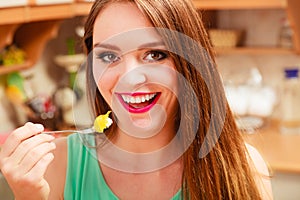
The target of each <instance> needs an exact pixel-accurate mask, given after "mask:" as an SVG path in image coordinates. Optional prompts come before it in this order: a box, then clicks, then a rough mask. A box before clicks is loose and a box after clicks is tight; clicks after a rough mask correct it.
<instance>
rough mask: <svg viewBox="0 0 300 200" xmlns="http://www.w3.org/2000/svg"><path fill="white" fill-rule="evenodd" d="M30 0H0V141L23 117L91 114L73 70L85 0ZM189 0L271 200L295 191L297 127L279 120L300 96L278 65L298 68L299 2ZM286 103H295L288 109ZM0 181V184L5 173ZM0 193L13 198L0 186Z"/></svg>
mask: <svg viewBox="0 0 300 200" xmlns="http://www.w3.org/2000/svg"><path fill="white" fill-rule="evenodd" d="M29 2H31V4H32V3H33V2H35V4H34V5H33V4H32V5H27V4H28V2H27V1H25V0H23V1H21V0H20V2H18V1H14V3H13V2H10V1H1V2H0V34H1V35H0V99H1V101H0V122H1V125H0V145H1V143H3V142H4V140H5V137H7V135H8V134H9V133H10V132H11V131H12V130H13V129H15V128H16V127H18V126H20V125H22V124H24V123H25V122H26V121H35V122H40V123H43V124H44V125H45V126H46V128H47V129H64V128H76V126H86V125H87V124H89V123H90V118H89V114H88V111H87V110H86V107H85V106H84V105H85V102H83V106H80V104H81V103H82V102H81V101H84V96H85V94H84V83H83V82H84V81H82V80H81V79H80V77H81V76H83V70H81V68H82V67H81V64H83V62H84V59H85V57H84V54H83V50H82V44H81V36H82V26H83V24H84V20H85V16H86V15H87V13H88V10H89V8H90V6H91V3H90V2H89V1H73V0H61V1H60V0H56V1H55V2H54V1H48V2H47V1H46V0H45V1H44V2H43V1H42V0H40V1H29ZM49 2H51V3H49ZM194 2H195V5H196V6H197V7H198V8H199V12H201V13H202V14H203V19H204V21H205V25H206V27H207V30H208V33H209V36H210V38H211V41H212V43H213V44H214V46H215V49H216V54H217V64H218V67H219V69H220V72H221V76H222V78H223V81H224V86H225V89H226V94H227V96H228V99H229V103H230V105H231V107H232V109H233V111H234V113H235V115H236V120H237V124H238V126H239V127H240V129H241V130H242V131H243V135H244V137H245V139H246V141H247V142H249V143H250V144H252V145H254V146H255V147H256V148H257V149H258V150H259V151H260V152H261V154H262V155H263V157H264V158H265V160H266V162H267V163H268V165H269V167H270V170H271V176H272V177H271V180H272V187H273V193H274V198H275V200H285V199H288V200H293V199H300V191H299V188H300V156H299V155H298V152H299V151H300V129H298V127H296V128H294V130H293V131H292V133H290V132H284V131H283V130H282V127H281V126H282V123H281V122H282V120H283V118H284V117H286V116H287V118H288V119H289V120H291V121H293V120H296V121H297V119H299V118H297V117H296V114H293V113H291V112H292V111H293V110H294V111H297V109H299V108H300V99H298V100H299V101H298V102H299V103H298V105H297V100H293V99H291V98H295V97H297V95H295V96H292V97H291V98H289V99H288V98H285V97H287V96H288V95H287V94H288V93H287V91H286V90H285V89H286V88H285V86H286V84H287V81H289V80H288V78H290V77H287V76H285V74H286V73H287V72H285V70H286V69H287V68H288V69H290V70H295V73H296V74H297V70H298V69H299V67H300V54H299V53H300V49H299V48H300V44H299V42H300V40H299V38H300V32H299V31H300V28H299V27H300V20H299V18H300V16H299V14H298V13H297V12H296V11H295V8H297V6H300V5H299V3H300V2H298V3H297V2H296V0H294V1H293V0H292V1H285V0H269V1H264V2H260V1H248V0H240V1H231V0H219V1H217V0H195V1H194ZM220 2H222V3H220ZM295 2H296V3H295ZM18 3H19V4H18ZM1 4H3V5H1ZM13 4H14V5H13ZM24 8H27V9H28V8H31V9H28V10H29V11H32V16H31V18H30V17H28V18H24V16H14V15H13V13H19V14H20V15H22V14H24V13H23V12H22V11H21V10H22V9H24ZM297 16H299V17H298V18H297ZM293 80H296V81H295V84H294V85H293V86H289V88H291V87H294V92H295V91H296V92H298V93H300V89H299V87H298V85H297V84H298V83H297V76H296V77H295V78H294V79H293ZM74 83H75V86H76V89H73V86H74ZM297 87H298V88H297ZM286 101H288V102H286ZM283 104H285V107H284V106H282V105H283ZM286 105H287V106H286ZM283 107H284V108H285V109H284V110H283V109H282V108H283ZM290 107H292V109H291V110H292V111H288V112H287V110H290ZM74 108H75V109H76V111H75V112H76V113H84V114H80V115H78V114H76V113H75V118H76V119H74V110H73V109H74ZM299 113H300V111H299ZM74 120H75V121H74ZM299 127H300V126H299ZM0 178H1V174H0ZM0 182H1V183H0V184H5V181H4V180H3V178H2V179H0ZM1 195H3V197H2V196H1ZM0 199H1V200H2V199H3V200H5V199H12V196H11V194H10V193H9V189H8V188H7V187H5V186H3V185H0Z"/></svg>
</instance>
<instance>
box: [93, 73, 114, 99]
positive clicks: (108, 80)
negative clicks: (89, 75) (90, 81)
mask: <svg viewBox="0 0 300 200" xmlns="http://www.w3.org/2000/svg"><path fill="white" fill-rule="evenodd" d="M117 82H118V74H117V73H115V72H113V71H109V70H107V71H106V72H104V73H103V74H102V75H101V77H99V78H98V81H97V86H98V89H99V91H100V93H101V94H102V96H103V97H104V99H105V100H106V101H107V102H108V103H109V102H110V101H111V96H112V92H113V90H114V88H115V86H116V84H117Z"/></svg>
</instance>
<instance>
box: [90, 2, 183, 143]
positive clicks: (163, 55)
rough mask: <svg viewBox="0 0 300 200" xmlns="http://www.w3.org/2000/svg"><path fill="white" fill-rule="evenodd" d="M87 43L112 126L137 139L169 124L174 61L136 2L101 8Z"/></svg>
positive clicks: (174, 85)
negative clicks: (90, 45)
mask: <svg viewBox="0 0 300 200" xmlns="http://www.w3.org/2000/svg"><path fill="white" fill-rule="evenodd" d="M93 46H94V49H93V52H92V53H93V73H94V78H95V80H96V82H97V83H96V84H97V86H98V89H99V91H100V92H101V94H102V96H103V98H104V99H105V100H106V102H107V103H108V104H109V105H110V107H111V108H112V110H113V112H114V114H115V115H116V117H117V119H118V126H119V127H120V128H121V129H123V130H125V131H126V132H131V133H132V132H134V134H137V135H134V136H137V137H143V138H144V137H151V136H153V135H154V134H156V133H158V132H159V131H160V130H161V129H162V128H163V126H164V127H169V128H171V127H172V128H173V127H174V117H175V115H176V111H177V109H178V106H177V104H178V103H177V97H176V95H177V72H176V70H175V66H174V62H173V60H172V59H171V57H170V56H169V52H168V51H167V49H166V46H165V45H164V43H163V41H162V38H161V37H160V36H159V34H158V33H157V32H156V31H155V29H154V28H153V26H152V24H151V22H150V21H149V20H148V19H147V18H146V17H145V16H144V15H143V13H142V12H141V11H140V10H139V9H138V8H137V7H136V5H135V4H132V3H114V4H110V5H108V6H107V7H105V8H104V9H103V10H102V11H101V12H100V13H99V15H98V17H97V19H96V21H95V24H94V35H93ZM137 132H138V133H137Z"/></svg>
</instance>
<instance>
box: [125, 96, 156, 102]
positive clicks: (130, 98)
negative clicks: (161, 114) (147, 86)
mask: <svg viewBox="0 0 300 200" xmlns="http://www.w3.org/2000/svg"><path fill="white" fill-rule="evenodd" d="M121 96H122V99H123V101H125V102H126V103H142V102H146V101H149V100H151V99H153V98H154V97H155V96H156V94H146V95H140V96H136V97H133V96H128V95H121Z"/></svg>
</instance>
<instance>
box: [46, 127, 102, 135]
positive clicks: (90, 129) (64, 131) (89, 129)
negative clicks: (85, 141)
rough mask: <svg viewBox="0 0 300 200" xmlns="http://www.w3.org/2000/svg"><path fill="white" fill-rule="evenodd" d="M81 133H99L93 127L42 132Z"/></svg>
mask: <svg viewBox="0 0 300 200" xmlns="http://www.w3.org/2000/svg"><path fill="white" fill-rule="evenodd" d="M75 132H76V133H80V134H93V133H97V131H96V130H95V129H94V127H92V128H86V129H81V130H60V131H43V132H42V133H44V134H50V135H52V134H64V133H75Z"/></svg>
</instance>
